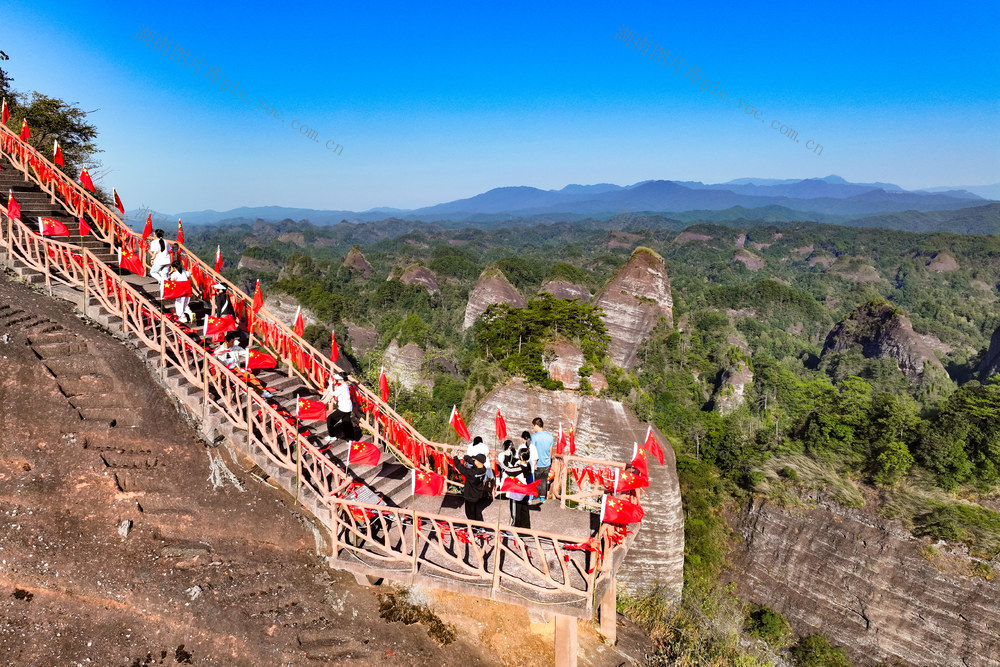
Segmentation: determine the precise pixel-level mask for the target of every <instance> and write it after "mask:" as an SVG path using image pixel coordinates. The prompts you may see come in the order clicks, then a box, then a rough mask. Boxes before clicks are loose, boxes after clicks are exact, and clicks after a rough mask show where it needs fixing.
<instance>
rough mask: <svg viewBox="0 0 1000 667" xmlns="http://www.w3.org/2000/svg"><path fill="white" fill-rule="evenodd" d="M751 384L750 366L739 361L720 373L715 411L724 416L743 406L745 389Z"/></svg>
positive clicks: (751, 372)
mask: <svg viewBox="0 0 1000 667" xmlns="http://www.w3.org/2000/svg"><path fill="white" fill-rule="evenodd" d="M752 382H753V371H752V370H750V365H749V364H747V362H746V361H744V360H743V359H740V360H739V361H737V362H736V364H734V365H733V367H732V368H729V369H727V370H726V371H724V372H723V373H722V381H721V382H720V383H719V391H718V392H717V393H716V395H715V409H716V410H718V411H719V412H720V413H722V414H726V413H729V412H732V411H733V410H735V409H736V408H738V407H740V406H741V405H743V401H744V400H746V391H747V388H748V387H749V386H750V383H752Z"/></svg>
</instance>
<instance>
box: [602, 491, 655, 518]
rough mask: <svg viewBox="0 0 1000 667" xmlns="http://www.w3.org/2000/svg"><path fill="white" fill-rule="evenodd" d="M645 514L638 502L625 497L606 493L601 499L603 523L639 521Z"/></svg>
mask: <svg viewBox="0 0 1000 667" xmlns="http://www.w3.org/2000/svg"><path fill="white" fill-rule="evenodd" d="M645 514H646V513H645V512H643V511H642V507H641V506H640V505H639V504H638V503H633V502H631V501H629V500H625V499H624V498H616V497H614V496H608V495H605V496H604V498H603V499H602V501H601V523H622V524H624V523H637V522H639V521H642V517H643V516H645Z"/></svg>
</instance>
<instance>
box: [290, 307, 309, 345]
mask: <svg viewBox="0 0 1000 667" xmlns="http://www.w3.org/2000/svg"><path fill="white" fill-rule="evenodd" d="M292 331H294V332H295V335H296V336H299V337H300V338H301V337H302V336H303V335H304V334H305V332H306V322H305V320H303V319H302V306H299V309H298V310H296V311H295V326H294V327H293V328H292Z"/></svg>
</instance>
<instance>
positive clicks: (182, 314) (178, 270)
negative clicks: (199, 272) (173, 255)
mask: <svg viewBox="0 0 1000 667" xmlns="http://www.w3.org/2000/svg"><path fill="white" fill-rule="evenodd" d="M170 280H175V281H177V282H185V281H187V282H191V276H190V275H188V272H187V270H186V269H185V268H184V265H183V264H181V261H180V260H179V259H175V260H174V261H173V263H172V264H171V265H170ZM174 314H175V315H177V320H178V321H179V322H191V323H194V312H193V311H192V310H191V297H190V296H179V297H177V298H175V299H174Z"/></svg>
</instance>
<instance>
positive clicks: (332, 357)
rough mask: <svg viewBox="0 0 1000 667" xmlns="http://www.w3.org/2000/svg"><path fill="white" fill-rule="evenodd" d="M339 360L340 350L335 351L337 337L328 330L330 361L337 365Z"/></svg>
mask: <svg viewBox="0 0 1000 667" xmlns="http://www.w3.org/2000/svg"><path fill="white" fill-rule="evenodd" d="M337 359H340V350H338V349H337V335H336V334H335V333H333V329H330V361H332V362H333V363H337Z"/></svg>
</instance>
